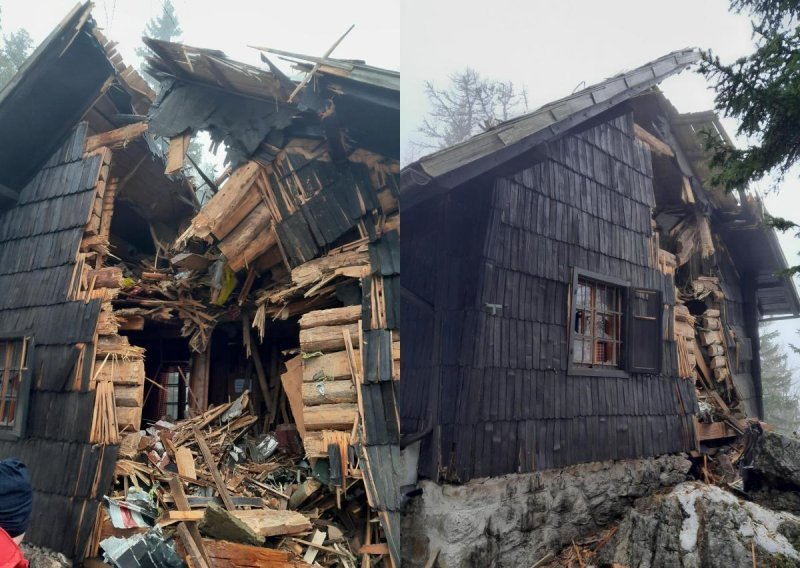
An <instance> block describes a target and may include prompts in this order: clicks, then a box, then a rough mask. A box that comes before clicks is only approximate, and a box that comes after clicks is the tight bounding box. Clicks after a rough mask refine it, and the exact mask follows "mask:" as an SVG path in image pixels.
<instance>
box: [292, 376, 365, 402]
mask: <svg viewBox="0 0 800 568" xmlns="http://www.w3.org/2000/svg"><path fill="white" fill-rule="evenodd" d="M300 384H301V385H302V398H303V400H302V403H303V404H304V405H305V406H316V405H318V404H335V403H343V402H356V388H355V385H354V384H353V381H352V380H350V379H345V380H341V381H324V380H323V381H315V382H312V383H302V382H301V383H300Z"/></svg>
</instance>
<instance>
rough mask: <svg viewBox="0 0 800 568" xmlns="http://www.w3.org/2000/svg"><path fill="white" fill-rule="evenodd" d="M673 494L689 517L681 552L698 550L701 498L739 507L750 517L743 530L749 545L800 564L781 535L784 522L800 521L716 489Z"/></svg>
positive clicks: (696, 487)
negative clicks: (699, 500)
mask: <svg viewBox="0 0 800 568" xmlns="http://www.w3.org/2000/svg"><path fill="white" fill-rule="evenodd" d="M672 494H673V495H674V496H675V497H677V499H678V501H679V502H680V504H681V506H682V507H683V510H684V511H685V512H686V515H687V517H686V518H685V519H684V520H683V524H682V525H681V534H680V541H681V548H682V549H683V550H685V551H686V552H692V551H694V550H695V549H696V548H697V533H698V531H699V529H700V518H699V516H698V515H697V508H696V502H697V499H698V497H701V496H702V498H704V499H707V500H709V501H713V502H716V503H727V504H730V505H736V506H738V507H740V508H741V509H742V510H743V511H744V512H745V513H746V514H747V519H746V520H745V521H744V522H743V523H742V525H741V526H740V527H739V534H740V535H741V536H742V537H743V540H744V541H745V542H746V543H748V544H749V541H751V540H752V539H755V543H756V546H758V547H759V548H760V549H762V550H764V551H765V552H767V553H769V554H783V555H784V556H786V557H787V558H791V559H793V560H800V553H798V551H797V550H795V548H794V547H793V546H792V544H791V543H790V542H789V541H788V540H787V539H786V537H785V536H783V535H782V534H781V533H779V532H778V527H779V526H780V525H781V524H782V523H783V522H785V521H792V522H795V523H800V517H796V516H795V515H791V514H789V513H783V512H778V511H772V510H770V509H765V508H764V507H761V506H760V505H756V504H755V503H750V502H749V501H741V500H739V499H738V498H737V497H735V496H734V495H733V494H731V493H729V492H727V491H724V490H723V489H720V488H719V487H717V486H715V485H703V484H700V483H682V484H680V485H678V486H677V487H675V489H673V491H672Z"/></svg>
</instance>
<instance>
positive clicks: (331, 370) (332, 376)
mask: <svg viewBox="0 0 800 568" xmlns="http://www.w3.org/2000/svg"><path fill="white" fill-rule="evenodd" d="M355 356H356V359H357V360H360V359H361V352H360V351H359V350H356V351H355ZM320 378H325V379H327V380H337V379H349V378H350V362H349V360H348V357H347V351H336V352H334V353H325V354H323V355H320V356H318V357H310V358H308V359H305V360H304V361H303V382H309V383H310V382H313V381H317V380H319V379H320Z"/></svg>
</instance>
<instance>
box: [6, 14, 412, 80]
mask: <svg viewBox="0 0 800 568" xmlns="http://www.w3.org/2000/svg"><path fill="white" fill-rule="evenodd" d="M76 3H77V0H0V9H2V24H3V28H4V29H5V30H7V31H11V30H14V29H16V28H19V27H24V28H26V29H27V30H28V32H29V33H30V34H31V36H33V39H34V41H36V42H39V41H41V40H42V39H44V38H45V37H46V36H47V34H48V33H50V31H51V30H52V29H53V27H55V26H56V25H57V24H58V22H60V21H61V19H62V18H64V16H66V14H67V12H68V11H69V10H70V9H71V8H72V7H73V6H75V5H76ZM94 4H95V7H94V10H93V11H92V15H93V16H94V19H95V20H96V21H97V23H98V25H99V26H100V27H101V28H102V29H103V32H104V33H105V34H106V35H107V36H109V37H110V38H111V39H113V40H115V41H117V42H119V44H120V45H119V46H118V49H119V51H120V53H122V56H123V57H124V58H125V61H126V62H127V63H133V62H134V61H135V55H134V49H135V48H137V47H140V46H141V39H140V38H141V36H142V32H143V30H144V27H145V24H146V22H147V20H149V19H150V18H151V17H153V16H158V15H160V14H161V12H162V10H163V4H162V2H161V0H96V1H95V3H94ZM173 5H174V6H175V11H176V12H177V15H178V22H179V23H180V26H181V28H182V29H183V36H182V40H183V42H184V43H186V44H188V45H193V46H196V47H208V48H214V49H219V50H222V51H224V52H225V54H226V55H228V56H229V57H231V58H233V59H236V60H239V61H244V62H247V63H252V64H255V65H258V64H259V61H260V60H259V52H258V51H256V50H254V49H250V48H248V47H247V45H257V46H268V47H275V48H279V49H283V50H285V51H292V52H297V53H304V54H306V55H316V56H320V55H322V54H323V53H324V52H325V51H326V50H327V49H328V48H329V47H330V46H331V45H332V44H333V42H334V41H336V39H337V38H338V37H339V36H341V35H342V34H343V33H344V32H345V31H346V30H347V28H348V27H350V25H351V24H355V25H356V27H355V28H354V29H353V31H351V32H350V34H349V35H348V36H347V38H346V39H345V40H344V41H343V42H342V43H341V44H340V45H339V47H337V48H336V51H334V53H333V56H334V57H340V58H343V59H364V60H366V62H367V63H369V64H370V65H375V66H378V67H385V68H388V69H399V67H400V25H399V0H388V1H385V2H368V1H365V0H337V1H336V2H330V1H322V0H305V1H304V2H279V1H260V2H258V1H252V0H249V1H248V0H223V1H221V2H220V1H217V0H214V1H210V0H173ZM272 59H273V60H276V61H275V62H276V63H278V61H277V57H275V56H273V58H272Z"/></svg>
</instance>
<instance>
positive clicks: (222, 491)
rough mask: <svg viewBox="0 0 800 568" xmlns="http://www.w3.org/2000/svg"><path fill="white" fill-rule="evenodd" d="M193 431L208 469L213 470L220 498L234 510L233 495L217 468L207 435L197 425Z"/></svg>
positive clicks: (193, 427)
mask: <svg viewBox="0 0 800 568" xmlns="http://www.w3.org/2000/svg"><path fill="white" fill-rule="evenodd" d="M192 431H193V432H194V438H195V440H197V446H198V447H199V448H200V453H202V454H203V459H204V460H206V465H208V469H209V470H210V471H211V477H213V478H214V485H216V486H217V491H218V492H219V497H220V499H222V503H223V504H224V505H225V508H226V509H227V510H228V511H234V510H235V509H236V507H235V506H234V505H233V501H232V500H231V496H230V494H229V493H228V488H227V487H225V480H224V479H222V475H220V473H219V469H217V463H216V462H215V461H214V456H213V455H212V454H211V450H210V449H209V448H208V444H207V443H206V438H205V436H203V433H202V432H201V431H200V429H199V428H198V427H197V426H192Z"/></svg>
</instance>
